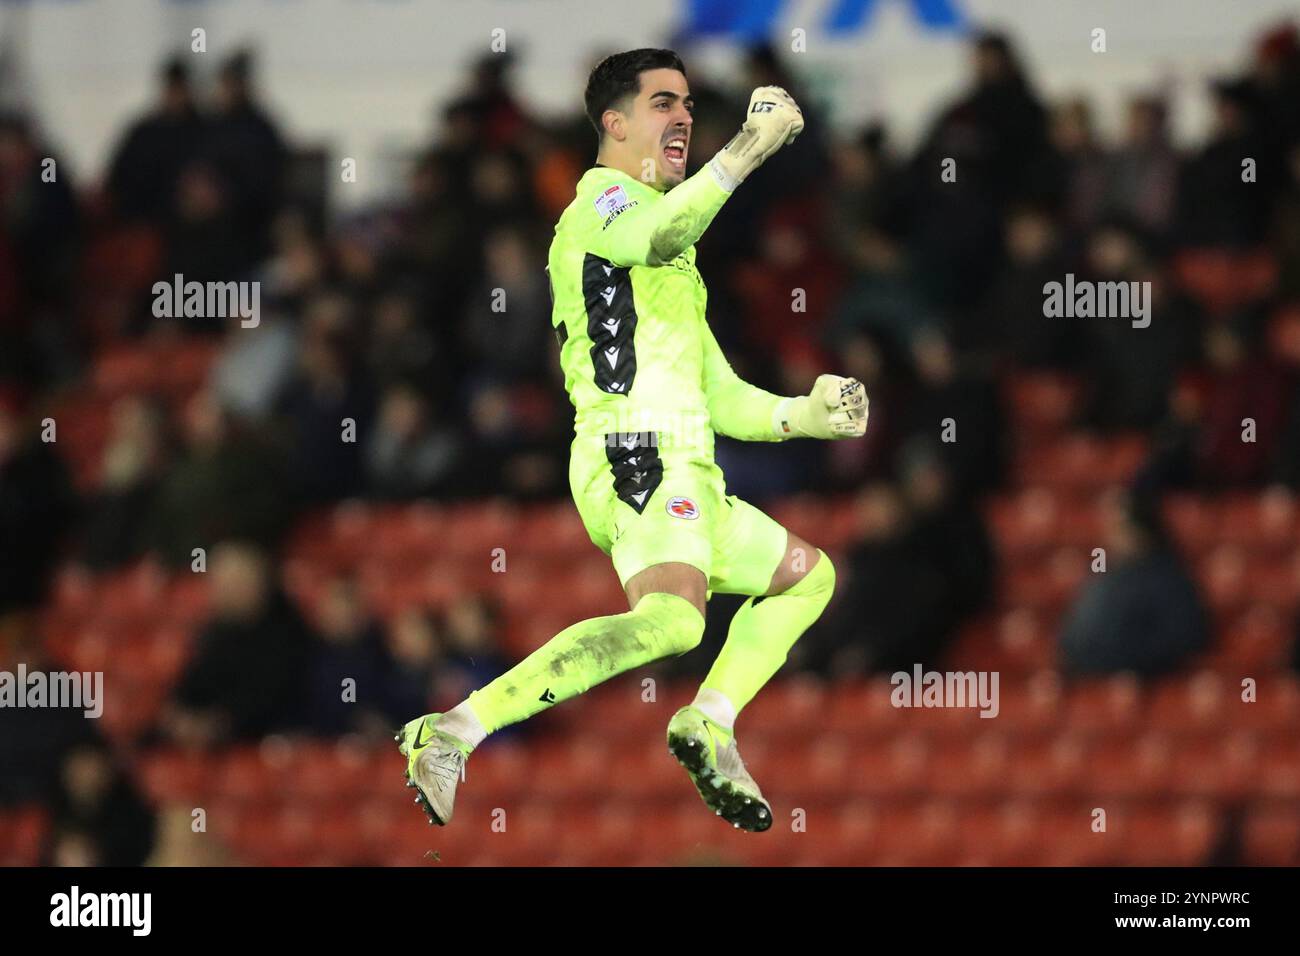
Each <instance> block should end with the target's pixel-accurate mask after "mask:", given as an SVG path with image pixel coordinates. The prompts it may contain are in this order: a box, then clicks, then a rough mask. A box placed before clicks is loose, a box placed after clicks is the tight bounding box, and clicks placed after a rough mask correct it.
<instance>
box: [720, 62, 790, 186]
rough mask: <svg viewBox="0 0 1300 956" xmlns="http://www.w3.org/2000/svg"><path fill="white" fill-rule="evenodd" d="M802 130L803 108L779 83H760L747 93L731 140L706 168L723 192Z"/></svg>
mask: <svg viewBox="0 0 1300 956" xmlns="http://www.w3.org/2000/svg"><path fill="white" fill-rule="evenodd" d="M801 132H803V110H801V109H799V104H798V103H796V102H795V101H794V98H793V97H791V96H790V94H789V93H787V92H786V91H785V90H783V89H781V87H779V86H760V87H759V88H758V89H756V90H754V92H753V93H752V94H751V95H750V97H749V112H748V113H747V114H746V115H745V124H744V125H743V126H741V127H740V132H739V133H737V134H736V135H735V136H734V137H732V139H731V142H729V143H728V144H727V145H726V146H724V147H723V148H722V149H720V150H719V151H718V153H717V155H716V156H714V157H713V159H711V160H710V161H709V168H710V169H712V170H713V175H714V176H715V177H716V178H717V180H718V183H719V185H721V186H722V188H723V189H725V190H726V191H727V192H733V191H735V188H736V187H737V186H739V185H740V184H741V183H743V182H744V181H745V177H746V176H748V175H749V174H750V173H752V172H753V171H754V170H756V169H758V167H759V166H762V165H763V162H764V161H765V160H766V159H767V158H768V157H769V156H771V155H772V154H773V153H775V152H776V151H777V150H778V149H780V148H781V147H782V146H788V145H790V144H791V143H793V142H794V140H795V137H796V136H798V135H799V134H800V133H801Z"/></svg>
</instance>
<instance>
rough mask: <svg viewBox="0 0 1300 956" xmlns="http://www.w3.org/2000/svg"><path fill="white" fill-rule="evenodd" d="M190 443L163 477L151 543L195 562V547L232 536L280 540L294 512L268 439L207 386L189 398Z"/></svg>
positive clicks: (168, 558) (173, 561) (181, 560)
mask: <svg viewBox="0 0 1300 956" xmlns="http://www.w3.org/2000/svg"><path fill="white" fill-rule="evenodd" d="M183 428H184V432H183V438H184V449H183V451H182V454H181V457H180V459H179V460H178V461H177V462H175V463H174V464H173V465H172V466H171V467H170V468H168V470H167V473H166V474H165V476H164V477H163V480H162V486H161V488H160V489H159V491H158V496H157V504H156V506H155V508H154V510H153V514H152V518H151V521H150V531H149V541H150V543H151V549H152V550H154V551H156V552H157V553H158V556H159V557H160V558H161V559H162V560H163V561H164V562H166V563H168V564H170V565H172V566H173V567H189V566H190V562H191V561H192V560H193V555H192V551H193V549H194V548H208V549H211V548H212V547H213V546H214V545H216V544H217V542H219V541H222V540H224V539H226V538H241V539H248V540H252V541H256V542H258V543H260V544H264V545H270V544H273V543H274V542H275V541H276V540H277V539H278V538H279V536H280V534H281V533H282V532H283V531H284V529H285V528H286V527H287V525H288V522H289V520H290V519H291V517H292V513H291V511H290V508H289V498H288V489H286V487H285V479H284V475H283V471H282V469H281V467H280V466H279V464H278V462H277V461H276V459H275V457H274V456H273V455H272V453H271V452H270V451H269V449H267V448H266V447H265V446H264V444H263V442H262V440H261V439H260V438H259V437H257V436H254V435H250V434H247V433H246V432H243V431H241V430H240V429H239V428H238V427H237V426H236V425H235V424H234V423H233V422H232V421H231V420H230V418H229V416H227V415H226V413H225V412H223V411H222V410H221V408H220V407H219V406H218V405H217V404H216V402H215V400H214V399H213V397H212V395H211V394H210V393H208V392H199V393H198V394H196V395H195V396H194V397H193V398H192V399H190V401H189V402H188V404H187V405H186V406H185V411H184V422H183Z"/></svg>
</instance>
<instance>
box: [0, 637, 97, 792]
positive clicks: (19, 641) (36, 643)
mask: <svg viewBox="0 0 1300 956" xmlns="http://www.w3.org/2000/svg"><path fill="white" fill-rule="evenodd" d="M19 664H26V665H27V669H28V673H34V672H36V671H49V670H57V669H58V668H59V666H60V665H59V663H58V662H57V661H55V660H54V659H53V657H51V655H50V653H49V650H48V649H47V648H46V646H45V645H44V643H43V642H42V641H41V640H38V639H37V636H36V628H35V627H34V626H31V625H30V624H28V623H26V622H23V621H20V620H19V619H17V618H14V617H10V618H7V619H6V618H5V616H4V615H3V614H0V670H6V671H8V672H9V673H11V674H13V673H16V672H17V667H18V665H19ZM96 743H98V740H97V736H96V732H95V721H94V720H89V719H87V718H86V716H85V715H84V713H83V712H82V711H80V710H76V709H74V708H71V707H0V807H5V806H20V805H23V804H30V803H43V804H48V803H49V802H51V801H52V800H53V799H54V798H55V795H56V794H57V793H58V790H59V787H60V774H61V772H62V770H61V768H62V765H63V759H64V755H65V754H68V753H71V752H72V750H73V749H74V748H76V747H79V746H83V745H90V744H96Z"/></svg>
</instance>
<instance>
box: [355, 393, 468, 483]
mask: <svg viewBox="0 0 1300 956" xmlns="http://www.w3.org/2000/svg"><path fill="white" fill-rule="evenodd" d="M460 467H461V459H460V442H459V440H458V439H457V437H456V433H455V431H454V430H453V429H451V428H449V427H447V426H446V425H442V424H440V423H438V422H436V421H434V420H433V418H432V413H431V410H430V408H429V403H428V400H427V399H425V398H424V396H422V395H421V394H420V393H419V391H417V390H416V389H415V388H414V387H412V386H410V385H401V384H398V385H393V386H392V387H390V388H389V389H388V391H387V392H386V393H385V394H384V397H383V400H382V402H381V403H380V407H379V416H378V419H377V421H376V422H375V427H374V430H373V434H372V436H371V437H370V440H369V441H368V443H367V445H366V472H367V475H368V485H369V488H370V491H371V493H372V494H373V495H375V496H376V497H379V498H398V499H401V498H419V497H422V496H425V495H430V494H433V493H435V492H436V491H438V490H440V489H445V488H448V486H449V485H450V484H451V481H452V479H454V478H458V477H460V473H459V469H460Z"/></svg>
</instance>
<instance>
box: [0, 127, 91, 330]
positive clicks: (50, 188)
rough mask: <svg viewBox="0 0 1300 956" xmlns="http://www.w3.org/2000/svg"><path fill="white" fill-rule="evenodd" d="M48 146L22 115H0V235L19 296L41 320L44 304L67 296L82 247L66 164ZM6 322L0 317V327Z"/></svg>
mask: <svg viewBox="0 0 1300 956" xmlns="http://www.w3.org/2000/svg"><path fill="white" fill-rule="evenodd" d="M52 152H53V151H52V150H51V149H50V147H49V146H48V145H45V144H43V143H41V142H40V141H39V140H38V139H37V136H36V133H35V131H34V130H33V129H32V127H31V123H30V122H29V121H28V120H27V119H26V118H25V117H22V116H18V115H15V114H4V115H0V235H2V236H3V238H2V239H0V241H2V242H3V243H4V244H5V245H6V246H7V247H8V249H9V251H10V253H11V254H12V255H13V257H14V260H15V263H16V265H17V267H18V277H17V278H18V287H19V288H18V291H19V295H20V301H21V302H22V303H23V304H24V305H25V306H26V307H27V308H28V309H31V310H36V311H40V312H41V313H42V315H43V318H44V320H45V321H46V322H49V321H50V319H49V317H47V316H45V312H46V310H48V309H52V308H58V307H66V305H67V304H68V302H69V301H70V299H71V291H72V285H71V283H72V280H73V279H74V278H75V276H76V270H77V256H78V255H79V253H80V251H81V250H80V236H81V229H80V225H81V223H80V221H79V220H80V215H79V213H78V209H77V200H76V196H75V195H74V194H73V191H72V184H71V183H72V177H71V175H70V170H69V169H68V166H67V164H65V163H59V162H58V161H57V157H54V156H53V155H52ZM47 164H49V165H47ZM2 311H3V310H0V312H2ZM55 314H56V315H57V314H58V313H57V312H56V313H55ZM7 324H8V323H6V322H4V321H3V319H2V318H0V330H3V329H4V328H5V326H6V325H7ZM33 331H39V330H33Z"/></svg>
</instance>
